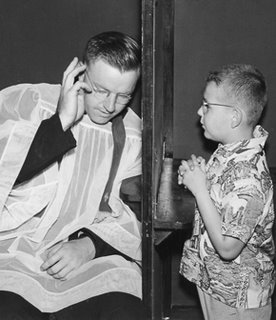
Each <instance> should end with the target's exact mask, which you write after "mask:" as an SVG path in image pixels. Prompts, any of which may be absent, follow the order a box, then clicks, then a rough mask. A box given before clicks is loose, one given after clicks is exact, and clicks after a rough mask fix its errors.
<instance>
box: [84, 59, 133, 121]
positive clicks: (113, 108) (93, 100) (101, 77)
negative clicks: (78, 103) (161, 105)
mask: <svg viewBox="0 0 276 320" xmlns="http://www.w3.org/2000/svg"><path fill="white" fill-rule="evenodd" d="M138 78H139V71H138V70H131V71H126V72H120V70H118V69H117V68H115V67H113V66H111V65H110V64H108V63H107V62H105V61H104V60H102V59H99V60H97V61H95V62H91V63H90V64H89V65H88V66H87V69H86V71H85V74H84V79H83V81H85V82H86V83H87V84H88V85H89V86H90V87H91V90H92V92H91V93H85V94H84V96H83V103H84V108H85V111H86V113H87V114H88V116H89V118H90V120H91V121H93V122H95V123H97V124H105V123H107V122H108V121H110V120H111V119H112V118H114V117H115V116H116V115H117V114H119V113H120V112H121V111H122V110H123V109H124V108H125V107H126V105H127V103H128V102H129V100H130V99H131V95H132V93H133V91H134V89H135V86H136V82H137V80H138Z"/></svg>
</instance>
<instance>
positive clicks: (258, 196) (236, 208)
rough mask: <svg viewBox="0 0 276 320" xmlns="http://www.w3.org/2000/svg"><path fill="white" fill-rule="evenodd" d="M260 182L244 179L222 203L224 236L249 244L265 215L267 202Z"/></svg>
mask: <svg viewBox="0 0 276 320" xmlns="http://www.w3.org/2000/svg"><path fill="white" fill-rule="evenodd" d="M258 184H259V183H258V181H256V180H254V179H244V180H242V181H239V183H237V184H235V187H234V189H233V190H232V191H231V192H229V193H228V194H227V195H226V196H225V197H224V198H223V203H222V211H221V214H222V234H223V235H227V236H232V237H234V238H237V239H239V240H241V241H242V242H244V243H247V242H248V240H249V239H250V238H251V236H252V234H253V232H254V230H255V228H256V226H257V224H258V222H259V220H260V218H261V217H262V215H263V211H264V207H265V200H264V195H263V194H262V192H261V190H260V186H259V185H258Z"/></svg>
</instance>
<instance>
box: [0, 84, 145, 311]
mask: <svg viewBox="0 0 276 320" xmlns="http://www.w3.org/2000/svg"><path fill="white" fill-rule="evenodd" d="M59 93H60V85H49V84H38V85H31V84H21V85H16V86H12V87H9V88H6V89H4V90H2V91H1V92H0V154H1V158H0V174H1V179H0V212H1V215H0V290H8V291H13V292H15V293H18V294H20V295H21V296H23V297H24V298H25V299H26V300H28V301H29V302H30V303H32V304H33V305H34V306H36V307H37V308H39V309H40V310H41V311H43V312H54V311H57V310H60V309H62V308H64V307H67V306H69V305H72V304H74V303H77V302H79V301H82V300H85V299H87V298H89V297H93V296H96V295H99V294H103V293H106V292H112V291H119V292H126V293H129V294H132V295H135V296H137V297H140V298H141V295H142V293H141V291H142V289H141V270H140V267H139V266H138V264H139V263H135V262H130V261H127V260H126V259H124V258H123V257H122V256H119V255H113V256H106V257H100V258H97V259H94V260H92V261H90V262H88V263H86V264H85V265H83V266H82V267H81V268H79V269H78V270H77V271H76V272H75V273H74V275H73V276H72V277H71V278H70V279H69V280H66V281H60V280H56V279H54V278H52V277H51V276H49V275H48V274H47V273H46V272H42V271H41V270H40V265H41V264H42V262H43V254H44V251H45V249H46V248H48V247H50V246H52V245H53V244H55V243H57V242H59V241H67V240H68V236H69V235H70V234H72V233H73V232H74V231H76V230H79V229H80V228H83V227H85V228H88V229H90V230H91V231H93V232H94V233H96V234H97V235H98V236H100V237H101V238H102V239H103V240H104V241H106V242H107V243H109V244H110V245H112V246H113V247H114V248H116V249H117V250H119V251H120V252H122V253H123V254H125V255H127V256H129V257H130V258H132V259H133V260H135V261H136V262H141V225H140V223H139V222H138V221H137V219H136V216H135V214H134V213H133V212H132V211H131V209H130V208H129V207H128V206H127V205H126V204H124V203H123V202H122V200H121V199H120V197H119V191H120V186H121V183H122V180H123V179H126V178H129V177H131V176H136V175H139V174H141V120H140V118H139V117H138V116H137V115H136V114H135V113H134V112H133V111H132V110H131V109H128V112H127V114H126V116H125V117H124V125H125V130H126V142H125V146H124V150H123V153H122V157H121V162H120V165H119V168H118V172H117V175H116V178H115V180H114V184H113V188H112V192H111V195H110V200H109V206H110V207H111V208H112V213H102V212H98V208H99V204H100V201H101V197H102V194H103V191H104V188H105V185H106V182H107V179H108V175H109V170H110V166H111V161H112V152H113V138H112V132H111V123H108V124H106V125H97V124H95V123H92V122H91V120H90V119H89V117H88V116H87V115H84V117H83V118H82V120H81V121H80V122H78V123H77V124H76V125H75V126H74V127H73V128H72V132H73V135H74V138H75V139H76V141H77V147H76V148H75V149H73V150H70V151H69V152H68V153H67V154H65V155H64V156H63V159H62V161H61V162H60V163H54V164H53V165H51V166H50V167H49V168H47V169H46V170H44V171H43V172H42V173H40V174H38V175H37V176H35V177H34V178H32V179H31V180H30V181H27V182H25V183H22V184H20V185H17V186H16V187H13V185H14V182H15V180H16V178H17V176H18V174H19V172H20V169H21V167H22V165H23V163H24V160H25V158H26V155H27V153H28V150H29V148H30V145H31V142H32V140H33V137H34V135H35V133H36V130H37V129H38V127H39V124H40V123H41V121H42V120H43V119H46V118H49V117H50V116H51V115H52V114H54V113H55V110H56V106H57V101H58V97H59Z"/></svg>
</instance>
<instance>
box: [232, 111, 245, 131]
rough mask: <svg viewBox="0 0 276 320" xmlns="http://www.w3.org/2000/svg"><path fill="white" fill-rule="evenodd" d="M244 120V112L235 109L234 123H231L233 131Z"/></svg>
mask: <svg viewBox="0 0 276 320" xmlns="http://www.w3.org/2000/svg"><path fill="white" fill-rule="evenodd" d="M242 119H243V113H242V110H241V109H240V108H238V107H236V108H234V109H233V114H232V122H231V127H232V129H234V128H237V127H238V126H239V125H240V124H241V122H242Z"/></svg>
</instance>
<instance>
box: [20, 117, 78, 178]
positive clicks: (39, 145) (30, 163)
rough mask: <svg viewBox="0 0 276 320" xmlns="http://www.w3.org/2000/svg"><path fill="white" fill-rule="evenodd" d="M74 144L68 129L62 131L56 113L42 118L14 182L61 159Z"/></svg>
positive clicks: (28, 176) (30, 176) (74, 141)
mask: <svg viewBox="0 0 276 320" xmlns="http://www.w3.org/2000/svg"><path fill="white" fill-rule="evenodd" d="M75 146H76V140H75V139H74V137H73V134H72V132H71V131H70V130H67V131H63V128H62V125H61V122H60V119H59V116H58V114H57V113H56V114H54V115H53V116H52V117H51V118H49V119H46V120H43V121H42V122H41V124H40V126H39V128H38V130H37V133H36V135H35V137H34V140H33V142H32V144H31V146H30V150H29V152H28V154H27V157H26V159H25V162H24V164H23V166H22V168H21V171H20V172H19V175H18V177H17V179H16V182H15V183H16V184H18V183H22V182H24V181H26V180H29V179H30V178H32V177H33V176H35V175H36V174H37V173H39V172H41V171H42V170H44V169H46V168H47V167H48V166H49V165H50V164H52V163H54V162H55V161H58V160H60V159H61V157H62V156H63V155H64V154H65V153H66V152H67V151H69V150H70V149H72V148H74V147H75Z"/></svg>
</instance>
